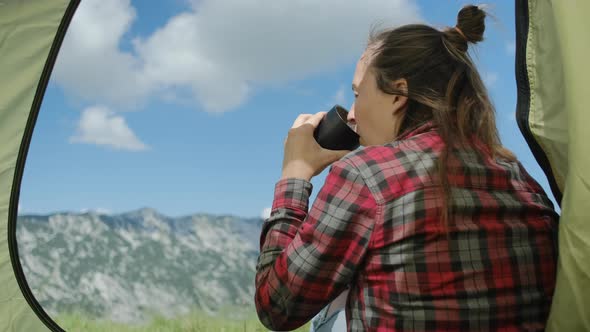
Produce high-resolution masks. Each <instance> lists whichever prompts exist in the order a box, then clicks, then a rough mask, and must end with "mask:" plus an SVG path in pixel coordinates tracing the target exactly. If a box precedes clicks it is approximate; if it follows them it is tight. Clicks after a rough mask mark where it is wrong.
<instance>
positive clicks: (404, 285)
mask: <svg viewBox="0 0 590 332" xmlns="http://www.w3.org/2000/svg"><path fill="white" fill-rule="evenodd" d="M474 145H475V147H474V148H473V149H471V150H468V149H465V150H461V151H455V152H454V156H455V157H454V158H452V159H450V163H449V168H448V175H449V179H450V182H451V184H452V205H453V209H454V210H453V214H452V218H451V220H450V222H449V228H448V230H449V236H448V237H447V236H445V235H444V234H443V235H440V234H439V232H438V228H437V226H438V225H439V216H440V214H441V207H440V206H441V200H440V199H439V198H438V197H440V195H439V191H438V189H437V187H436V183H438V180H437V178H438V176H437V171H436V164H437V163H436V161H437V158H438V156H439V155H440V151H441V149H442V147H443V143H442V140H441V138H440V136H439V135H438V134H437V131H436V129H435V128H434V127H433V126H432V125H431V124H426V125H424V126H422V127H420V128H418V129H417V130H414V131H413V132H410V133H407V134H406V135H405V136H404V137H402V138H401V139H400V140H397V141H395V142H392V143H390V144H385V145H380V146H371V147H364V148H361V149H358V150H355V151H353V152H351V153H349V154H348V155H347V156H345V157H344V158H342V159H341V160H339V161H337V162H335V163H334V164H332V166H331V168H330V172H329V174H328V176H327V178H326V182H325V184H324V185H323V187H322V188H321V190H320V192H319V193H318V195H317V198H316V200H315V202H314V203H313V205H312V206H311V209H310V210H309V213H308V200H309V196H310V194H311V190H312V185H311V183H310V182H308V181H305V180H302V179H283V180H280V181H279V182H277V184H276V186H275V197H274V202H273V206H272V212H271V216H270V217H269V218H268V219H267V220H266V221H265V222H264V225H263V229H262V234H261V238H260V256H259V258H258V263H257V267H256V269H257V272H256V281H255V284H256V294H255V303H256V309H257V312H258V317H259V319H260V321H261V322H262V323H263V324H264V325H265V326H266V327H268V328H269V329H272V330H292V329H295V328H297V327H299V326H301V325H303V324H305V323H306V322H307V321H309V320H310V319H311V318H313V317H314V316H315V315H316V314H317V313H318V312H319V311H320V310H321V309H322V308H323V307H325V306H326V305H328V304H329V303H330V301H332V300H333V299H334V298H335V297H337V296H338V295H339V294H340V293H341V292H342V291H343V290H345V289H347V288H350V293H349V295H348V299H347V304H346V319H347V322H348V323H347V325H348V331H363V332H364V331H466V330H474V331H475V330H476V331H490V330H494V331H496V330H497V331H499V330H502V331H521V330H543V329H544V326H545V321H546V319H547V316H548V312H549V307H550V303H551V298H552V294H553V289H554V284H555V271H556V259H557V252H556V233H557V230H556V224H557V220H558V217H559V216H558V215H557V213H556V212H555V211H554V208H553V204H552V203H551V201H550V200H549V199H548V197H547V195H546V194H545V192H544V191H543V189H542V188H541V186H540V185H539V184H538V183H537V182H536V181H535V180H533V179H532V178H531V177H530V176H529V175H528V174H527V173H526V171H525V170H524V169H523V167H522V166H521V164H520V163H518V162H509V161H505V160H500V159H492V158H491V157H490V154H489V153H486V152H485V151H486V150H485V148H483V147H482V145H480V144H477V143H475V144H474Z"/></svg>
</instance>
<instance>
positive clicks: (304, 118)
mask: <svg viewBox="0 0 590 332" xmlns="http://www.w3.org/2000/svg"><path fill="white" fill-rule="evenodd" d="M311 116H312V115H311V114H299V116H298V117H297V119H295V122H293V126H291V128H297V127H299V126H301V125H302V124H304V123H305V121H307V119H309V118H310V117H311Z"/></svg>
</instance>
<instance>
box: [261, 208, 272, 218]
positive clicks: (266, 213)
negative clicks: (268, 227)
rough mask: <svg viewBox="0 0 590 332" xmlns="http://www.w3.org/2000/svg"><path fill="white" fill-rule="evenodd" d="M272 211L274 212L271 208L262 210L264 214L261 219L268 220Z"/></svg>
mask: <svg viewBox="0 0 590 332" xmlns="http://www.w3.org/2000/svg"><path fill="white" fill-rule="evenodd" d="M271 211H272V208H269V207H267V208H264V209H263V210H262V213H261V214H260V217H261V218H262V219H267V218H268V217H270V213H271Z"/></svg>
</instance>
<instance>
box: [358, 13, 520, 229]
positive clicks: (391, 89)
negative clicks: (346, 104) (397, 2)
mask: <svg viewBox="0 0 590 332" xmlns="http://www.w3.org/2000/svg"><path fill="white" fill-rule="evenodd" d="M485 17H486V14H485V12H484V11H483V10H482V9H481V8H480V7H478V6H465V7H463V8H462V9H461V10H460V11H459V14H458V17H457V25H456V27H454V28H449V29H446V30H444V31H440V30H437V29H435V28H432V27H430V26H427V25H422V24H411V25H405V26H402V27H399V28H396V29H387V30H383V31H379V32H375V31H373V32H372V33H371V35H370V37H369V42H368V46H367V48H366V50H365V52H364V53H363V55H362V56H361V59H360V60H359V62H358V64H357V68H356V70H355V74H354V78H353V90H354V92H355V102H354V104H353V106H352V107H351V110H350V112H349V116H348V119H349V121H351V122H354V123H356V128H357V132H358V134H359V135H360V137H361V144H362V145H380V144H385V143H388V142H391V141H393V140H395V139H396V137H399V136H401V135H402V134H403V133H405V132H408V131H410V130H412V129H414V128H416V127H418V126H420V125H422V124H424V123H425V122H428V121H432V122H433V124H434V125H435V126H436V127H437V130H438V132H439V134H440V136H441V138H442V140H443V141H444V142H445V143H446V144H445V148H444V149H443V151H442V153H441V157H440V158H439V163H438V165H439V167H438V171H439V172H438V175H439V179H440V183H441V186H440V188H441V197H442V199H443V205H442V206H443V211H442V225H443V228H445V229H446V226H447V220H448V219H449V216H450V213H451V212H450V211H451V208H452V207H451V206H450V204H449V195H450V185H449V182H448V178H447V160H448V158H449V156H450V154H451V150H452V149H453V148H460V147H465V146H469V145H470V144H471V143H472V142H473V141H475V140H477V141H479V142H480V143H481V144H483V145H484V146H485V147H486V148H487V150H488V151H489V152H491V153H492V154H493V155H495V156H501V157H504V158H508V159H511V160H514V159H515V158H514V156H513V155H512V153H510V152H509V151H507V150H505V149H504V148H502V146H501V143H500V139H499V136H498V131H497V129H496V123H495V114H494V113H495V111H494V107H493V105H492V103H491V101H490V99H489V97H488V93H487V90H486V88H485V86H484V84H483V82H482V80H481V77H480V75H479V73H478V72H477V69H476V68H475V65H474V64H473V62H472V60H471V57H470V56H469V55H468V53H467V49H468V45H469V43H477V42H479V41H482V40H483V33H484V30H485V23H484V21H485Z"/></svg>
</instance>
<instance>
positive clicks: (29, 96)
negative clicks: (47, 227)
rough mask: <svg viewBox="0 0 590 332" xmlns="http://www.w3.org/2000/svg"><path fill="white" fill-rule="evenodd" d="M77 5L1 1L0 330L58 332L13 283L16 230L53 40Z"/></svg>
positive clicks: (18, 282)
mask: <svg viewBox="0 0 590 332" xmlns="http://www.w3.org/2000/svg"><path fill="white" fill-rule="evenodd" d="M70 2H71V3H70ZM75 4H76V2H74V1H69V0H51V1H25V0H21V1H19V0H8V1H2V2H0V59H1V61H0V142H2V143H1V144H0V285H1V286H0V331H15V332H22V331H27V332H36V331H48V327H49V326H52V330H55V331H60V330H61V329H59V327H57V325H56V324H55V323H54V322H52V321H51V319H50V318H49V317H48V316H47V315H46V314H45V313H44V312H43V310H42V309H41V307H40V306H39V304H38V303H36V300H35V299H34V298H33V297H32V296H25V294H27V293H28V294H29V295H30V290H29V289H28V286H27V285H26V282H25V280H24V278H20V279H17V275H18V273H17V271H18V270H19V269H20V263H18V253H17V248H16V239H15V236H16V234H15V226H16V215H17V211H18V195H19V189H20V188H19V187H20V181H21V177H22V172H23V169H24V159H25V157H26V153H27V149H28V143H29V141H30V139H31V135H32V130H33V126H34V123H35V120H36V116H37V113H38V110H39V107H40V103H41V99H42V97H43V93H44V90H45V87H46V86H47V82H48V79H49V73H50V71H51V67H52V66H53V62H54V60H55V55H56V54H57V50H58V49H59V44H60V42H61V38H63V36H61V37H60V38H56V36H57V37H59V34H58V32H60V30H61V32H65V28H66V27H67V24H68V23H69V20H68V19H67V18H68V17H67V15H65V14H66V12H68V10H67V9H68V8H70V12H72V13H73V9H72V8H71V7H72V5H75ZM62 35H63V33H62ZM16 263H18V264H16ZM20 274H21V275H22V269H20ZM34 307H37V311H38V312H35V311H34V310H33V308H34Z"/></svg>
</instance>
